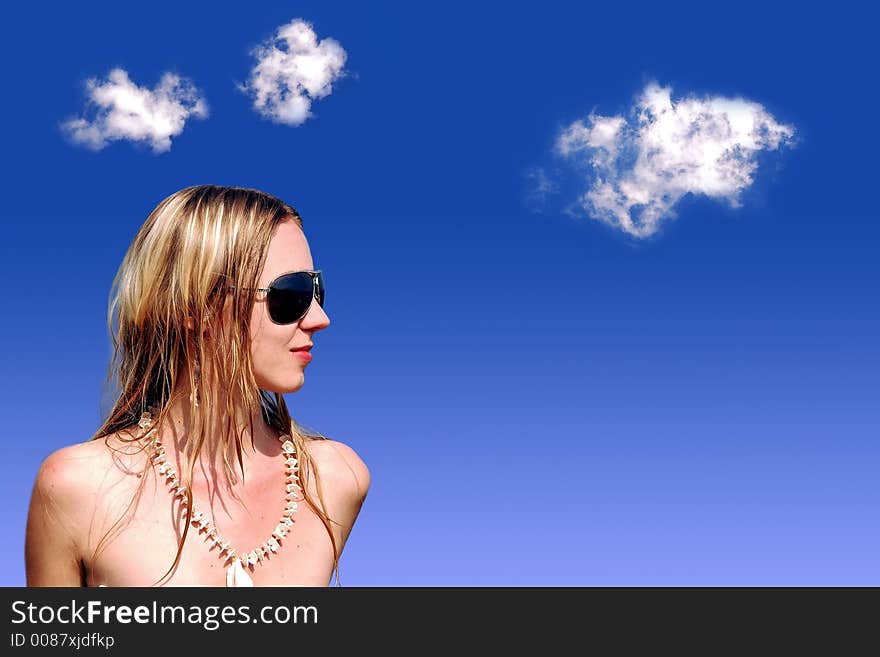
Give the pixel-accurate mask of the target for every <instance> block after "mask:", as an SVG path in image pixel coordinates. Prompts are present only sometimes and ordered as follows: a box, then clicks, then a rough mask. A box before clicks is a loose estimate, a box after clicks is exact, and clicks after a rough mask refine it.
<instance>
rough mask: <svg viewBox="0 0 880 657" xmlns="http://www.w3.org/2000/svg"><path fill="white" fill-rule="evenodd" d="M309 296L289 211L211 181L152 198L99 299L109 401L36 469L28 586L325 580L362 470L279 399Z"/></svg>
mask: <svg viewBox="0 0 880 657" xmlns="http://www.w3.org/2000/svg"><path fill="white" fill-rule="evenodd" d="M323 303H324V282H323V274H322V272H321V271H316V270H315V268H314V263H313V261H312V255H311V252H310V250H309V244H308V241H307V240H306V237H305V234H304V233H303V229H302V220H301V218H300V216H299V214H298V213H297V212H296V210H294V209H293V208H292V207H291V206H289V205H287V204H286V203H284V202H282V201H281V200H279V199H277V198H275V197H273V196H270V195H269V194H266V193H263V192H259V191H257V190H252V189H242V188H237V187H218V186H213V185H205V186H199V187H190V188H187V189H183V190H181V191H179V192H176V193H174V194H172V195H171V196H169V197H168V198H166V199H165V200H164V201H162V202H161V203H160V204H159V205H158V206H157V207H156V209H155V210H153V212H152V213H151V214H150V216H149V217H148V218H147V220H146V222H145V223H144V224H143V226H141V228H140V230H139V231H138V233H137V234H136V235H135V238H134V240H133V242H132V244H131V246H130V247H129V249H128V252H127V253H126V255H125V258H124V259H123V262H122V265H121V266H120V268H119V271H118V273H117V275H116V277H115V279H114V281H113V285H112V289H111V297H110V307H109V312H108V323H109V328H110V334H111V337H112V339H113V345H114V357H113V360H112V362H111V366H110V373H109V375H108V383H109V382H110V381H111V380H112V379H115V393H114V399H115V402H114V403H113V406H112V408H111V409H110V411H109V413H108V416H107V418H106V420H105V421H104V423H103V426H101V427H100V428H99V429H98V431H97V432H96V433H95V435H94V436H93V437H92V438H91V439H90V440H88V441H86V442H83V443H79V444H75V445H71V446H68V447H64V448H62V449H59V450H58V451H56V452H53V453H52V454H50V455H49V456H48V457H47V458H46V459H45V461H44V462H43V463H42V465H41V467H40V469H39V472H38V473H37V477H36V482H35V485H34V490H33V494H32V498H31V504H30V510H29V514H28V523H27V535H26V539H25V562H26V572H27V583H28V586H328V585H329V584H330V582H331V581H332V578H333V572H334V570H335V572H336V583H337V585H338V584H339V557H340V555H341V554H342V550H343V547H344V546H345V543H346V540H347V538H348V535H349V532H350V531H351V529H352V526H353V524H354V522H355V519H356V518H357V516H358V513H359V511H360V509H361V506H362V504H363V502H364V499H365V497H366V495H367V490H368V488H369V485H370V474H369V471H368V469H367V467H366V466H365V464H364V463H363V461H362V460H361V459H360V458H359V457H358V455H357V454H356V452H355V451H354V450H353V449H352V448H350V447H348V446H347V445H346V444H344V443H342V442H338V441H335V440H330V439H327V438H326V437H324V436H321V435H316V434H313V433H310V432H307V431H305V430H304V429H303V428H302V427H301V426H300V425H299V424H297V423H296V422H295V421H293V420H292V418H291V416H290V414H289V412H288V409H287V406H286V404H285V401H284V398H283V396H282V394H283V393H292V392H296V391H297V390H299V389H300V388H301V387H302V386H303V383H304V380H305V370H306V368H307V367H308V364H309V361H310V360H311V354H310V353H309V349H310V348H311V347H312V346H313V345H317V343H318V340H319V338H320V336H319V335H318V332H319V331H321V330H322V329H325V328H327V326H329V324H330V320H329V318H328V316H327V314H326V313H325V312H324V309H323V307H322V306H323Z"/></svg>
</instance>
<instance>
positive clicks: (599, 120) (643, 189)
mask: <svg viewBox="0 0 880 657" xmlns="http://www.w3.org/2000/svg"><path fill="white" fill-rule="evenodd" d="M793 136H794V128H793V127H792V126H789V125H783V124H781V123H779V122H777V121H776V120H775V119H774V118H773V117H772V116H771V115H770V114H769V113H768V112H767V111H766V110H765V109H764V108H763V107H762V106H761V105H760V104H758V103H755V102H751V101H749V100H745V99H743V98H723V97H719V96H715V97H697V96H694V95H692V96H688V97H686V98H680V99H678V100H672V98H671V89H670V88H669V87H661V86H659V85H658V84H657V83H650V84H648V85H647V86H646V87H645V89H644V91H643V92H642V93H641V95H640V96H639V97H638V98H637V100H636V103H635V105H634V107H633V108H632V109H631V110H630V112H629V116H628V117H626V118H625V117H623V116H598V115H596V114H594V113H591V114H590V115H589V116H588V118H587V120H586V121H585V122H584V121H580V120H578V121H575V122H574V123H572V124H571V125H569V126H567V127H566V128H565V129H564V130H563V131H562V133H561V134H560V135H559V137H558V139H557V142H556V149H557V152H558V153H560V154H561V155H562V156H564V157H566V158H573V159H576V160H578V161H579V162H581V163H585V164H586V165H587V169H588V170H589V172H590V175H589V178H590V180H589V183H588V185H589V189H588V190H587V191H586V192H585V193H584V194H583V196H582V197H581V198H580V199H579V203H580V205H581V206H582V207H583V208H584V210H586V211H587V213H588V214H589V215H590V216H591V217H593V218H595V219H598V220H600V221H603V222H606V223H607V224H609V225H611V226H614V227H616V228H619V229H621V230H623V231H625V232H627V233H628V234H630V235H632V236H634V237H638V238H644V237H649V236H650V235H653V234H654V233H655V232H657V230H658V228H659V225H660V223H661V222H662V221H663V220H664V219H667V218H671V217H674V216H675V213H674V209H673V208H674V206H675V204H676V203H677V202H678V201H679V200H680V199H681V198H682V197H683V196H684V195H685V194H688V193H691V194H703V195H706V196H709V197H712V198H718V199H724V200H726V201H727V202H728V203H730V205H731V206H733V207H739V206H740V201H739V195H740V193H741V192H742V191H743V190H744V189H746V188H747V187H749V186H750V185H751V184H752V182H753V180H754V176H755V172H756V169H757V166H758V165H757V155H758V153H759V152H760V151H764V150H774V149H777V148H779V147H780V146H781V145H783V144H786V143H791V142H792V141H793Z"/></svg>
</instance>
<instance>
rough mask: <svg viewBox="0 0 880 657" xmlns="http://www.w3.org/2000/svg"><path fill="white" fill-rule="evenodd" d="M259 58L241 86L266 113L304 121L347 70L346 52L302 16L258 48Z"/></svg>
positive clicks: (294, 122) (273, 117) (289, 121)
mask: <svg viewBox="0 0 880 657" xmlns="http://www.w3.org/2000/svg"><path fill="white" fill-rule="evenodd" d="M253 54H254V56H255V57H256V58H257V63H256V65H255V66H254V68H253V69H252V70H251V77H250V80H249V81H248V83H247V84H245V85H240V87H239V88H240V89H241V90H242V91H244V92H246V93H248V94H249V95H250V96H251V97H252V98H253V101H254V109H256V110H257V111H258V112H259V113H260V114H262V115H263V116H265V117H267V118H269V119H271V120H272V121H275V122H277V123H283V124H286V125H291V126H298V125H300V124H302V123H303V122H304V121H305V120H306V119H308V118H309V117H310V116H311V112H310V111H309V110H310V108H311V105H312V101H313V100H315V99H318V98H323V97H324V96H327V95H329V94H330V92H331V91H332V90H333V88H332V83H333V81H334V80H336V79H338V78H340V77H343V76H344V75H345V73H344V71H343V70H342V69H343V66H344V65H345V60H346V56H347V55H346V53H345V50H343V48H342V46H341V45H340V44H339V43H338V42H337V41H335V40H334V39H331V38H329V37H328V38H325V39H322V40H321V41H318V38H317V36H316V35H315V31H314V30H313V29H312V26H311V24H309V23H307V22H306V21H304V20H301V19H296V20H293V21H291V22H290V23H288V24H287V25H282V26H281V27H279V28H278V30H277V32H276V34H275V37H274V38H273V39H270V40H268V41H266V42H264V43H262V44H260V45H259V46H257V47H256V48H255V49H254V51H253Z"/></svg>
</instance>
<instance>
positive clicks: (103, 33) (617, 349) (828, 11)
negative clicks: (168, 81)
mask: <svg viewBox="0 0 880 657" xmlns="http://www.w3.org/2000/svg"><path fill="white" fill-rule="evenodd" d="M865 11H867V10H866V9H864V8H863V5H861V4H856V3H853V4H852V5H848V4H847V3H836V4H835V5H834V6H833V7H832V8H827V7H826V8H819V7H817V8H815V9H811V8H808V7H807V6H806V5H803V4H795V3H789V4H787V5H786V6H780V5H777V3H766V2H761V3H754V2H741V3H737V4H736V6H735V7H730V8H725V9H724V10H723V11H720V10H717V11H716V10H714V9H710V8H708V6H707V5H705V3H691V4H685V3H672V4H670V3H661V4H660V5H658V4H656V3H642V4H640V5H632V4H627V5H626V6H624V7H622V8H620V9H614V8H611V7H610V6H609V5H608V3H601V4H600V3H596V4H587V3H584V4H582V5H581V6H580V7H579V8H576V7H574V6H573V3H568V2H547V1H543V2H540V3H518V4H515V5H511V4H509V3H493V4H476V5H475V4H472V3H464V2H458V1H453V2H444V3H440V4H434V5H430V6H425V5H424V3H387V2H386V3H378V4H377V3H338V2H259V1H257V2H248V3H240V4H238V5H235V4H228V3H226V4H224V3H216V2H212V3H206V2H205V3H180V2H174V3H170V2H152V3H150V4H149V5H148V6H146V5H137V6H136V7H135V6H132V7H126V6H123V5H119V4H118V3H89V5H88V6H85V7H84V6H81V5H79V4H76V5H72V4H67V5H57V6H53V7H52V8H51V10H47V9H46V8H45V7H43V6H40V5H34V6H32V7H25V6H23V5H21V4H20V3H19V4H17V5H15V6H14V7H13V8H11V9H9V10H8V17H7V19H6V20H5V21H4V25H3V27H2V28H0V29H2V31H3V38H2V39H0V48H2V52H3V59H4V61H6V62H7V66H6V80H5V93H4V96H5V101H4V103H3V107H2V110H0V111H2V120H3V124H4V126H5V133H6V137H5V139H4V148H3V154H2V162H3V164H2V166H3V181H4V189H5V190H6V192H5V194H4V204H3V206H4V207H3V210H2V213H3V226H4V237H3V240H2V257H0V275H2V279H3V281H4V283H5V286H6V289H7V290H8V291H10V292H11V293H13V294H11V296H10V300H9V303H7V304H6V309H5V311H4V321H3V322H2V325H0V338H2V340H3V343H4V344H5V345H6V349H5V356H4V358H3V359H2V368H3V371H2V377H0V388H2V394H0V399H2V402H0V403H2V413H0V435H2V437H3V440H4V442H5V445H6V450H5V452H4V458H3V461H2V464H3V465H2V468H3V473H2V474H3V476H2V477H0V487H2V488H0V494H2V499H3V500H4V502H3V504H2V505H0V527H2V530H0V532H2V533H0V538H2V540H0V563H2V564H3V565H2V566H0V584H3V585H14V586H17V585H22V584H24V561H23V540H24V527H25V519H26V514H27V504H28V500H29V496H30V491H31V485H32V482H33V477H34V475H35V473H36V470H37V468H38V466H39V463H40V462H41V461H42V459H43V458H45V456H46V455H47V454H49V453H50V452H51V451H53V450H55V449H57V448H59V447H61V446H63V445H67V444H70V443H73V442H79V441H82V440H85V439H87V438H89V437H90V436H91V435H92V433H93V432H94V431H95V429H96V428H97V426H98V424H99V421H100V412H101V408H102V407H101V387H102V384H103V380H104V376H105V374H106V366H107V363H108V357H109V349H110V345H109V339H108V336H107V330H106V304H107V295H108V292H109V287H110V283H111V280H112V277H113V275H114V273H115V271H116V268H117V267H118V265H119V262H120V260H121V258H122V256H123V254H124V252H125V250H126V248H127V247H128V244H129V242H130V240H131V238H132V237H133V236H134V234H135V232H136V230H137V228H138V227H139V226H140V224H141V223H142V222H143V220H144V219H145V218H146V216H147V214H148V213H149V212H150V210H151V209H152V208H153V207H154V206H155V205H156V204H157V203H158V202H159V201H160V200H161V199H163V198H164V197H165V196H167V195H168V194H170V193H172V192H174V191H176V190H178V189H180V188H182V187H185V186H189V185H193V184H201V183H215V184H231V185H241V186H248V187H257V188H260V189H263V190H265V191H268V192H270V193H273V194H276V195H278V196H280V197H281V198H283V199H285V200H286V201H288V202H289V203H291V204H292V205H293V206H294V207H296V208H297V209H298V210H299V211H300V213H301V214H302V216H303V218H304V222H305V230H306V235H307V236H308V238H309V242H310V245H311V249H312V254H313V256H314V261H315V264H316V266H317V267H319V268H321V269H323V270H324V275H325V282H326V284H327V302H326V310H327V312H328V314H329V316H330V318H331V321H332V324H331V326H330V328H328V329H327V330H326V331H323V332H321V333H320V334H317V335H316V339H315V343H316V346H315V349H314V352H313V353H314V360H313V361H312V363H311V364H310V365H309V367H308V369H307V370H306V384H305V386H304V387H303V389H302V390H300V391H299V392H297V393H296V394H293V395H288V397H287V400H288V403H289V404H290V406H291V409H292V412H293V414H294V416H295V417H296V418H297V419H298V420H299V421H300V422H302V423H304V424H306V425H308V426H311V427H314V428H316V429H318V430H320V431H321V432H323V433H325V434H326V435H328V436H330V437H332V438H336V439H338V440H342V441H343V442H346V443H348V444H349V445H351V446H352V447H353V448H354V449H355V450H356V451H357V452H358V453H359V454H360V455H361V457H362V458H363V459H364V460H365V462H366V463H367V464H368V466H369V468H370V470H371V473H372V488H371V491H370V494H369V496H368V498H367V501H366V502H365V505H364V507H363V510H362V512H361V516H360V518H359V520H358V523H357V524H356V526H355V528H354V530H353V532H352V534H351V537H350V539H349V543H348V546H347V547H346V551H345V553H344V555H343V558H342V562H341V583H342V584H343V585H344V586H360V585H390V586H401V585H439V586H447V585H450V586H453V585H454V586H471V585H497V586H508V585H529V586H549V585H880V531H878V503H880V493H878V488H877V485H876V482H877V476H876V474H877V471H878V465H880V447H878V444H877V438H878V434H880V432H878V426H880V410H878V392H880V384H878V372H880V347H878V340H877V337H878V332H880V312H878V304H877V289H878V277H880V276H878V275H880V265H878V259H877V247H878V235H880V225H878V214H877V211H876V204H875V203H874V201H872V200H871V194H872V193H873V192H871V190H872V189H874V187H875V177H876V171H877V167H876V153H877V152H878V137H877V131H876V130H874V129H873V128H871V125H872V124H871V121H872V120H873V116H872V108H874V107H876V106H877V100H878V94H877V85H876V81H875V78H876V71H875V70H874V69H875V65H874V64H872V63H871V62H876V60H877V53H876V48H875V46H872V45H869V43H873V41H874V38H873V37H874V34H873V31H874V30H873V26H874V25H876V16H867V15H864V13H863V12H865ZM296 18H301V19H304V20H305V21H308V22H309V23H311V24H312V26H313V27H314V30H315V31H316V33H317V35H318V38H319V39H323V38H325V37H330V38H333V39H335V40H336V41H338V42H339V44H340V45H341V47H342V48H343V49H344V50H345V52H346V54H347V59H346V62H345V71H346V75H344V76H343V77H341V78H339V79H337V80H335V81H334V82H333V90H332V93H331V94H329V95H327V96H325V97H323V98H318V99H315V100H314V102H313V104H312V106H311V111H312V116H311V117H310V118H309V119H308V120H306V121H305V122H304V123H302V124H301V125H299V126H290V125H283V124H279V123H276V122H273V121H271V120H269V119H267V118H265V117H263V116H261V115H259V114H258V113H257V112H256V111H255V110H254V109H253V107H252V106H251V99H250V98H249V96H248V95H247V94H245V93H244V92H242V91H240V90H239V89H237V88H236V83H238V82H243V81H245V80H246V79H247V77H248V74H249V71H250V69H251V68H252V66H253V65H254V63H255V59H254V56H253V55H252V52H251V51H252V49H253V47H254V46H256V45H257V44H259V43H260V42H262V41H264V40H265V39H267V38H270V37H271V36H272V34H273V32H274V31H275V30H276V29H277V28H278V27H280V26H282V25H284V24H287V23H289V22H290V21H292V20H293V19H296ZM117 67H118V68H122V69H125V70H126V71H127V73H128V75H129V76H130V78H131V80H132V82H133V83H135V84H137V85H138V86H141V87H144V88H154V87H155V86H156V85H157V83H158V82H159V79H160V78H161V76H162V75H163V74H164V73H166V72H174V73H177V74H178V75H181V76H183V77H185V78H187V79H188V80H190V81H191V82H192V84H193V85H194V86H195V87H196V88H197V89H198V91H199V93H200V94H201V96H202V97H203V98H204V99H205V100H206V102H207V105H208V108H209V116H208V117H207V118H202V119H190V120H189V121H187V122H186V125H185V127H184V129H183V131H182V132H181V134H179V135H176V136H174V137H172V139H171V148H170V150H167V151H165V152H160V153H155V152H153V151H152V150H151V149H150V148H149V147H147V146H146V145H144V144H142V143H139V144H135V143H133V142H131V141H125V140H122V141H113V142H110V143H109V144H108V145H107V146H106V147H105V148H103V149H102V150H100V151H94V150H90V149H88V148H85V147H83V146H82V145H77V144H76V143H73V142H72V141H71V139H70V138H69V137H67V136H65V133H64V132H63V130H62V129H61V127H60V126H61V124H62V123H63V122H64V121H66V120H68V119H70V118H72V117H74V118H75V117H88V116H89V110H88V108H87V105H86V91H85V87H84V83H85V81H86V79H88V78H100V79H105V78H106V76H107V75H108V73H109V72H110V70H111V69H113V68H117ZM652 81H653V82H656V83H657V84H658V85H661V86H663V87H667V88H669V89H670V90H671V94H672V98H673V99H678V98H680V97H684V96H688V95H695V96H696V97H703V98H708V97H725V98H734V97H740V98H743V99H747V100H748V101H750V102H753V103H758V104H760V105H761V106H762V107H763V109H764V111H766V112H767V113H768V115H770V116H772V117H773V119H774V120H775V121H778V122H779V123H780V124H785V125H788V126H792V127H793V128H794V130H795V134H796V143H794V142H793V143H792V144H791V145H790V146H787V147H784V148H780V149H778V150H764V151H762V152H760V153H758V154H757V156H756V158H755V160H754V162H755V164H756V165H757V166H756V169H755V171H754V176H753V181H752V183H751V184H749V185H746V186H745V187H744V188H743V189H742V193H741V195H740V201H741V204H740V207H737V208H734V207H731V205H730V204H729V203H728V202H726V201H724V200H723V199H719V198H717V197H716V198H713V197H710V196H707V195H705V194H701V193H690V194H687V195H686V196H684V197H683V198H681V199H680V200H679V201H678V202H677V203H676V204H675V205H674V208H673V211H674V213H675V215H676V216H675V217H674V218H670V219H666V220H664V222H663V223H662V229H661V230H659V231H658V232H657V233H656V234H654V235H652V236H650V237H646V238H635V237H633V236H631V235H628V234H627V233H625V232H624V231H622V230H621V229H619V228H615V227H613V226H610V225H607V224H605V223H602V222H600V221H597V220H596V219H594V218H592V217H590V216H584V215H583V214H582V215H580V216H575V215H574V214H572V213H571V212H569V211H568V210H569V209H570V208H571V204H572V203H573V202H574V201H576V199H577V197H578V195H579V194H582V193H583V192H584V191H586V189H587V187H588V180H590V179H589V176H590V175H593V173H595V172H593V173H591V172H590V170H589V167H584V166H583V161H581V163H580V164H578V162H577V161H575V160H572V159H566V158H562V157H560V156H559V155H558V154H555V153H554V144H555V143H556V142H557V139H558V138H559V135H560V133H561V132H562V131H563V130H565V129H566V128H567V127H568V126H570V125H571V124H572V123H573V122H575V121H578V120H581V121H586V120H587V116H588V115H589V114H590V112H591V111H592V112H595V113H596V114H597V115H602V116H614V115H625V114H626V112H627V111H628V109H629V108H631V107H632V106H633V103H634V102H635V100H636V98H637V97H638V96H639V94H641V93H642V91H643V90H644V89H645V88H646V85H648V84H650V83H651V82H652ZM536 171H541V172H544V173H546V174H547V175H549V176H555V177H556V183H555V184H556V187H555V188H554V189H555V192H554V193H548V194H544V195H543V196H540V195H537V196H536V194H535V188H534V182H535V178H534V174H535V172H536ZM618 173H620V172H618ZM624 173H625V172H624ZM132 558H136V555H132Z"/></svg>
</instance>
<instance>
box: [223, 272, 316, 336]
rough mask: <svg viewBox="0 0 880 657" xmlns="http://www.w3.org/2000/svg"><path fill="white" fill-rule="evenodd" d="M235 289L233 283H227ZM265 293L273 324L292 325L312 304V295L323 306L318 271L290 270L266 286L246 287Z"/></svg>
mask: <svg viewBox="0 0 880 657" xmlns="http://www.w3.org/2000/svg"><path fill="white" fill-rule="evenodd" d="M229 287H230V288H232V289H235V286H234V285H230V286H229ZM241 289H243V290H254V291H256V292H265V293H266V304H267V308H268V310H269V318H270V319H271V320H272V321H273V322H275V323H276V324H293V323H295V322H298V321H299V320H301V319H302V318H303V317H304V316H305V314H306V313H307V312H308V310H309V307H310V306H311V305H312V298H315V299H317V301H318V305H319V306H321V307H322V308H323V307H324V278H323V277H322V276H321V270H320V269H317V270H315V271H292V272H288V273H286V274H281V275H280V276H278V277H277V278H276V279H274V280H273V281H272V282H271V283H269V286H268V287H255V288H254V287H247V288H241Z"/></svg>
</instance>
